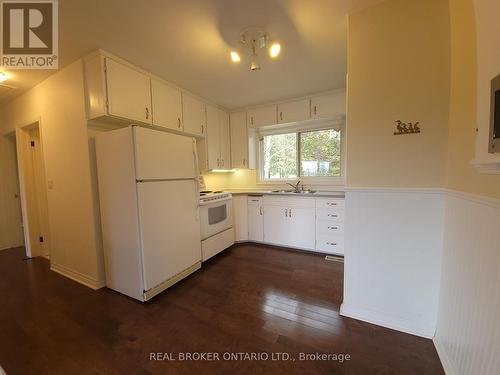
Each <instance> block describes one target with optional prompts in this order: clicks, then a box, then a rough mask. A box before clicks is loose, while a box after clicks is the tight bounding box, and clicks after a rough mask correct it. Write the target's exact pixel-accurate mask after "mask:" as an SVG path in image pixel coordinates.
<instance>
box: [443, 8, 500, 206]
mask: <svg viewBox="0 0 500 375" xmlns="http://www.w3.org/2000/svg"><path fill="white" fill-rule="evenodd" d="M450 17H451V92H450V129H449V153H448V176H449V181H448V186H449V188H450V189H454V190H460V191H465V192H469V193H475V194H479V195H486V196H491V197H497V198H500V175H482V174H479V173H478V172H477V171H476V170H475V168H474V167H473V166H472V165H471V164H470V161H471V160H473V159H474V157H475V140H476V131H475V129H476V126H477V118H478V117H477V105H476V97H477V84H476V82H477V75H476V74H477V59H476V28H475V19H474V7H473V1H472V0H451V2H450ZM497 25H499V24H498V23H497ZM498 33H500V30H499V31H498ZM497 68H498V73H500V66H498V67H497ZM483 99H484V98H483ZM488 104H489V102H488ZM483 106H484V103H483V105H482V106H481V107H483ZM488 108H489V106H488ZM479 118H481V116H479ZM485 144H487V141H486V143H485Z"/></svg>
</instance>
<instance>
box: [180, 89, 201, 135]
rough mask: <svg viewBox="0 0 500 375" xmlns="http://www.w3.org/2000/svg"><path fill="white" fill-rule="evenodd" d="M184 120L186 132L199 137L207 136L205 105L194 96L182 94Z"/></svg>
mask: <svg viewBox="0 0 500 375" xmlns="http://www.w3.org/2000/svg"><path fill="white" fill-rule="evenodd" d="M182 118H183V123H184V132H186V133H189V134H193V135H197V136H205V133H206V116H205V103H203V102H202V101H201V100H199V99H197V98H195V97H194V96H191V95H189V94H186V93H182Z"/></svg>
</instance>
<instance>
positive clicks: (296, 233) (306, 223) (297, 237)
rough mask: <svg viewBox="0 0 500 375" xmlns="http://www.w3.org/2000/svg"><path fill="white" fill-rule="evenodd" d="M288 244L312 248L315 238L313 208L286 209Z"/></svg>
mask: <svg viewBox="0 0 500 375" xmlns="http://www.w3.org/2000/svg"><path fill="white" fill-rule="evenodd" d="M287 219H288V220H287V221H288V225H287V232H286V233H287V235H286V237H287V242H286V244H287V245H288V246H292V247H300V248H305V249H311V250H313V249H314V248H315V245H316V244H315V240H316V214H315V209H314V208H290V209H289V210H288V218H287Z"/></svg>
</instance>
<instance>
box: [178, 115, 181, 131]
mask: <svg viewBox="0 0 500 375" xmlns="http://www.w3.org/2000/svg"><path fill="white" fill-rule="evenodd" d="M177 124H178V126H179V129H180V128H181V118H180V117H177Z"/></svg>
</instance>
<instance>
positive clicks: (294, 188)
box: [286, 180, 300, 193]
mask: <svg viewBox="0 0 500 375" xmlns="http://www.w3.org/2000/svg"><path fill="white" fill-rule="evenodd" d="M286 184H287V185H289V186H291V187H293V190H294V191H295V192H296V193H300V180H298V181H297V183H296V184H295V185H294V184H290V183H288V182H287V183H286Z"/></svg>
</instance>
